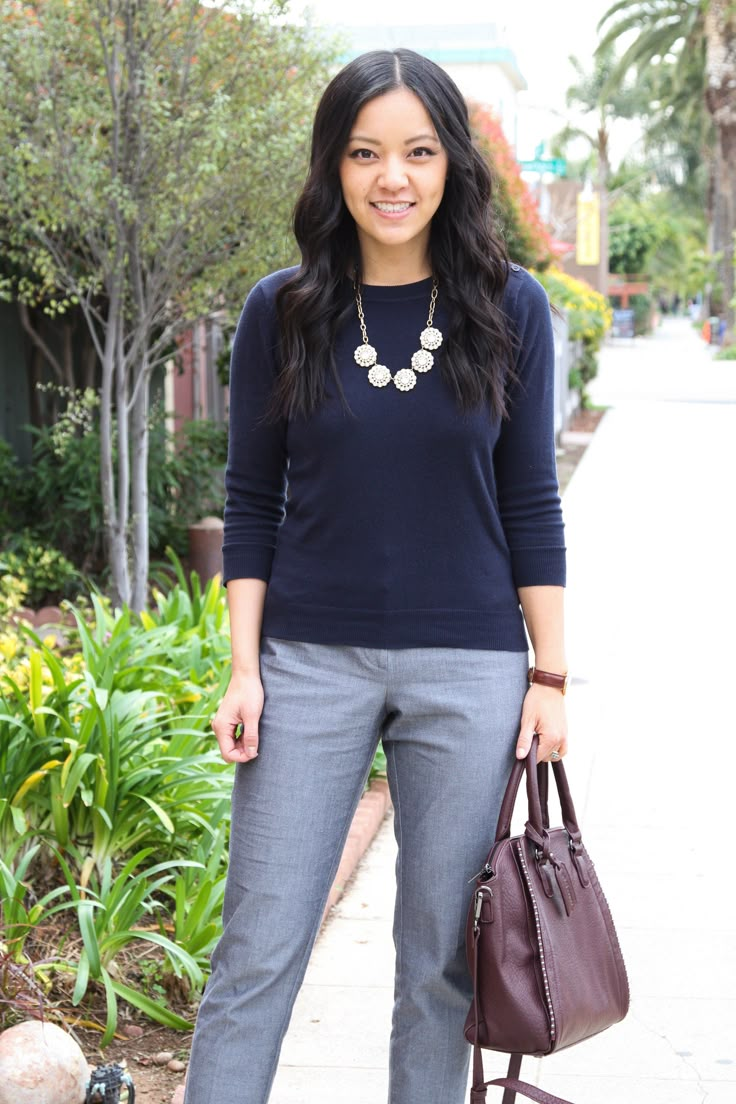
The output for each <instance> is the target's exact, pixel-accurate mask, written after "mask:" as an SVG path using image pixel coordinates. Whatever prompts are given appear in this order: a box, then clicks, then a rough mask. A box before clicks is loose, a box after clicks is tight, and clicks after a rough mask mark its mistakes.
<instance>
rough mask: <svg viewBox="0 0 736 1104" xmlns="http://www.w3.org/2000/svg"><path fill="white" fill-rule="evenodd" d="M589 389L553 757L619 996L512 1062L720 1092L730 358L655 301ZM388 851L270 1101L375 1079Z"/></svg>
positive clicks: (307, 1099)
mask: <svg viewBox="0 0 736 1104" xmlns="http://www.w3.org/2000/svg"><path fill="white" fill-rule="evenodd" d="M591 395H592V398H593V400H594V401H595V402H596V403H601V404H606V405H609V406H610V409H609V410H608V412H607V413H606V415H605V417H604V419H603V422H602V423H601V425H600V427H599V429H598V431H597V432H596V434H595V437H594V439H593V442H592V444H591V446H590V448H589V449H588V451H587V452H586V454H585V456H584V458H583V460H582V463H581V465H580V467H579V468H578V470H577V471H576V472H575V474H574V476H573V478H572V481H571V483H570V486H569V488H568V489H567V491H566V493H565V496H564V509H565V520H566V526H567V544H568V548H569V580H570V581H569V587H568V595H567V617H568V643H569V656H570V667H571V671H572V672H573V675H574V684H573V688H572V690H571V692H570V695H569V699H568V700H569V713H570V727H571V743H572V751H571V754H570V756H569V758H568V760H567V768H568V774H569V777H570V781H571V786H572V792H573V795H574V797H575V799H576V804H577V810H578V815H579V819H580V821H581V824H582V828H583V835H584V839H585V841H586V843H587V845H588V847H589V849H590V852H591V854H592V856H593V858H594V860H595V862H596V865H597V868H598V873H599V876H600V879H601V882H602V884H603V888H604V890H605V892H606V894H607V896H608V899H609V902H610V904H611V908H612V911H613V916H614V919H615V921H616V924H617V927H618V931H619V936H620V939H621V943H622V947H623V951H624V956H625V958H626V961H627V966H628V969H629V975H630V982H631V989H632V998H633V999H632V1009H631V1013H630V1015H629V1017H628V1019H627V1020H626V1021H625V1022H624V1023H623V1024H621V1025H618V1026H617V1027H615V1028H613V1029H611V1030H610V1031H608V1032H606V1033H604V1034H603V1035H602V1036H600V1037H599V1038H597V1039H594V1040H590V1041H589V1042H587V1043H584V1044H582V1045H581V1046H579V1047H576V1048H573V1049H572V1050H570V1051H568V1052H564V1053H562V1054H559V1055H555V1056H553V1057H551V1058H546V1059H543V1060H541V1061H534V1060H527V1063H526V1071H525V1074H526V1077H527V1079H528V1080H532V1081H537V1080H538V1081H539V1083H540V1084H541V1085H542V1086H543V1087H544V1088H546V1089H548V1090H549V1091H551V1092H555V1093H558V1094H560V1095H562V1096H565V1097H569V1099H570V1100H573V1101H575V1102H576V1104H734V1102H736V984H735V983H736V914H735V913H734V908H733V900H734V890H733V888H732V886H733V879H732V873H731V869H732V863H733V853H734V840H733V838H732V832H731V831H730V829H731V828H732V825H733V814H732V812H731V809H732V807H733V798H732V794H731V788H732V784H731V777H732V762H731V760H732V754H733V747H734V737H736V723H735V722H734V709H733V705H732V700H733V695H732V692H731V687H732V686H733V684H734V682H736V663H735V661H736V647H735V646H734V641H733V635H734V626H735V625H736V587H735V585H734V566H735V564H736V555H735V554H734V534H735V533H736V522H735V517H734V514H735V509H734V503H735V502H736V492H735V491H734V486H733V484H734V474H735V473H736V362H720V363H719V362H714V361H713V360H712V357H711V352H710V350H708V349H707V347H706V346H704V345H703V343H702V341H701V340H700V339H699V338H698V337H697V336H696V335H695V333H694V331H693V330H692V328H691V326H690V324H689V323H688V322H687V321H686V320H684V319H667V320H665V322H664V324H663V326H662V327H661V329H660V330H659V332H658V333H657V335H655V336H654V337H651V338H638V339H635V340H634V341H631V342H629V341H625V342H622V343H621V344H617V345H609V346H607V347H606V349H605V350H604V353H603V357H602V368H601V373H600V375H599V378H598V379H597V380H596V381H595V382H594V384H593V386H592V387H591ZM394 858H395V849H394V844H393V836H392V829H391V824H390V821H387V822H386V823H385V825H384V827H383V829H382V830H381V832H380V834H379V836H378V837H377V839H376V842H375V843H374V845H373V847H372V848H371V850H370V852H369V853H368V855H367V856H366V858H365V859H364V861H363V864H362V866H361V868H360V870H359V872H358V874H357V876H356V878H355V880H354V883H353V885H352V887H351V888H350V889H349V890H348V892H347V893H346V895H345V897H344V898H343V899H342V901H341V902H340V904H339V905H338V906H337V908H336V909H335V911H334V914H333V916H332V917H331V919H330V920H329V921H328V923H327V924H326V926H325V929H324V931H323V933H322V935H321V936H320V939H319V941H318V943H317V946H316V948H315V952H314V955H313V959H312V962H311V964H310V967H309V971H308V974H307V978H306V982H305V985H304V987H303V990H302V992H301V994H300V996H299V999H298V1001H297V1005H296V1008H295V1011H294V1016H293V1019H292V1024H291V1027H290V1030H289V1035H288V1037H287V1040H286V1042H285V1045H284V1048H283V1052H282V1061H281V1065H280V1068H279V1072H278V1075H277V1080H276V1084H275V1086H274V1091H273V1095H272V1104H337V1102H338V1101H339V1102H340V1104H343V1102H344V1101H346V1100H349V1101H350V1102H351V1104H383V1102H384V1101H385V1099H386V1085H387V1068H386V1067H387V1054H388V1035H389V1029H390V1014H391V996H392V981H393V948H392V944H391V932H390V928H391V915H392V910H393V863H394ZM501 1066H502V1063H501V1062H500V1061H499V1060H498V1059H497V1058H495V1057H494V1056H489V1057H488V1059H487V1061H486V1068H487V1071H488V1073H487V1076H492V1075H493V1074H495V1073H497V1072H499V1071H500V1070H501ZM493 1092H495V1093H496V1096H497V1098H498V1099H499V1101H500V1095H501V1094H500V1091H499V1090H491V1091H490V1092H489V1100H493V1099H495V1097H494V1096H493ZM427 1104H444V1102H443V1101H439V1100H438V1101H428V1102H427Z"/></svg>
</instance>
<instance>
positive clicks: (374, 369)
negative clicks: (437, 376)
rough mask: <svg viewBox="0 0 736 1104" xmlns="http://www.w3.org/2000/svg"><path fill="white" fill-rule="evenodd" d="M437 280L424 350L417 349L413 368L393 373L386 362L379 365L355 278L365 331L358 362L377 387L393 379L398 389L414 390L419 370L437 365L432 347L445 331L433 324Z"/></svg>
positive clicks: (424, 333)
mask: <svg viewBox="0 0 736 1104" xmlns="http://www.w3.org/2000/svg"><path fill="white" fill-rule="evenodd" d="M438 286H439V285H438V284H437V280H436V279H433V280H432V295H431V297H430V300H429V317H428V318H427V327H426V329H424V330H422V332H421V335H420V337H419V344H420V345H421V349H417V351H416V352H415V353H414V356H413V357H412V358H411V368H401V369H399V371H398V372H397V373H396V374H395V375H391V372H390V371H389V369H388V368H387V367H386V365H385V364H378V363H377V361H378V353H377V352H376V350H375V349H374V348H373V346H372V345H371V343H370V341H369V340H368V330H367V329H366V325H365V315H364V314H363V300H362V298H361V294H360V285H359V283H358V281H357V278H356V280H355V281H354V287H355V302H356V304H357V307H358V321H359V322H360V329H361V332H362V334H363V344H362V345H359V346H358V348H357V349H356V350H355V354H354V355H355V362H356V364H359V365H360V367H361V368H368V369H369V372H368V381H369V382H370V383H372V384H373V386H374V387H385V386H386V384H387V383H390V382H391V380H393V381H394V383H395V385H396V386H397V387H398V389H399V391H411V389H412V387H414V385H415V384H416V382H417V377H416V373H417V372H428V371H429V369H430V368H431V367H432V365H433V364H434V357H433V356H432V353H431V350H432V349H439V347H440V345H441V344H442V334H441V332H440V331H439V330H438V329H437V327H436V326H433V325H432V319H433V318H434V308H435V305H436V303H437V292H438Z"/></svg>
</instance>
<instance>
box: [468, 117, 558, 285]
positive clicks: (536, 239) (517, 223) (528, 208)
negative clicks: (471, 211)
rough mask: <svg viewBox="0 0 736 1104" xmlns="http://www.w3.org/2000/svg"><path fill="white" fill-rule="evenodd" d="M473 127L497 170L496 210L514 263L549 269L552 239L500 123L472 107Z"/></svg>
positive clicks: (494, 170) (482, 149) (479, 142)
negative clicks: (547, 267)
mask: <svg viewBox="0 0 736 1104" xmlns="http://www.w3.org/2000/svg"><path fill="white" fill-rule="evenodd" d="M469 107H470V123H471V127H472V130H473V133H474V136H475V138H476V141H477V142H478V147H479V149H480V150H481V152H482V153H483V154H484V155H485V157H486V159H487V160H488V162H489V164H490V165H491V168H492V170H493V175H494V182H495V194H494V209H495V211H496V212H497V215H498V221H499V224H500V226H501V229H502V232H503V236H504V239H505V241H506V246H507V248H508V251H509V255H510V257H511V259H512V261H518V263H519V264H522V265H525V266H526V267H534V268H539V269H542V268H545V267H546V266H547V265H548V264H549V263H550V262H551V261H552V258H553V252H552V239H551V238H550V236H549V232H548V231H547V229H546V227H545V225H544V223H543V222H542V219H541V217H540V214H539V210H538V208H537V204H536V202H535V201H534V198H533V197H532V195H531V193H530V191H529V189H528V188H527V186H526V184H525V182H524V180H523V179H522V176H521V170H520V169H519V164H518V162H517V160H516V157H515V155H514V151H513V149H512V148H511V146H510V145H509V141H508V139H507V137H506V135H505V134H504V132H503V128H502V126H501V123H500V121H499V120H498V119H497V118H496V116H495V115H494V114H493V112H492V111H491V109H490V108H488V107H486V106H484V105H481V104H470V105H469Z"/></svg>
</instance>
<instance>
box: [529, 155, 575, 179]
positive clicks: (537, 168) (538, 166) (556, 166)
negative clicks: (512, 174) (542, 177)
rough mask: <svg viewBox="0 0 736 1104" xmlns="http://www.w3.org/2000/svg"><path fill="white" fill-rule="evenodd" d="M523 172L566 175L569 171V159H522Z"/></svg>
mask: <svg viewBox="0 0 736 1104" xmlns="http://www.w3.org/2000/svg"><path fill="white" fill-rule="evenodd" d="M519 165H520V166H521V169H522V171H523V172H535V173H545V172H548V173H554V175H555V176H564V175H565V173H566V172H567V161H565V159H564V158H563V157H535V158H534V160H533V161H520V162H519Z"/></svg>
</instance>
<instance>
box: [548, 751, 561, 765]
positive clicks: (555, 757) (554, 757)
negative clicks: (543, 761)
mask: <svg viewBox="0 0 736 1104" xmlns="http://www.w3.org/2000/svg"><path fill="white" fill-rule="evenodd" d="M560 758H561V756H560V753H559V751H553V752H552V754H551V755H550V759H551V760H552V762H553V763H554V762H556V761H557V760H558V759H560Z"/></svg>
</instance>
